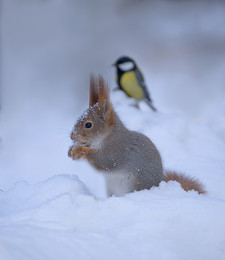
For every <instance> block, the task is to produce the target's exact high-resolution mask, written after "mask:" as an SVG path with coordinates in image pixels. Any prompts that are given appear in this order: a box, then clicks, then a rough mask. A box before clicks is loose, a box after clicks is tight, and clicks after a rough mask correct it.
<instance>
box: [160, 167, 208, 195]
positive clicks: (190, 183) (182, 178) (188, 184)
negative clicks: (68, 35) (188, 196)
mask: <svg viewBox="0 0 225 260" xmlns="http://www.w3.org/2000/svg"><path fill="white" fill-rule="evenodd" d="M163 179H164V181H165V182H168V181H177V182H179V183H180V184H181V187H182V188H183V189H184V190H185V191H189V190H195V191H197V192H198V193H199V194H206V190H205V188H204V186H203V185H202V184H201V183H200V182H199V181H198V180H196V179H195V178H191V177H188V176H186V175H184V174H177V173H176V172H174V171H166V172H165V174H164V178H163Z"/></svg>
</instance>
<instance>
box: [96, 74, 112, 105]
mask: <svg viewBox="0 0 225 260" xmlns="http://www.w3.org/2000/svg"><path fill="white" fill-rule="evenodd" d="M98 90H99V92H98V94H99V107H104V106H105V101H106V100H107V101H108V103H110V100H109V87H108V84H107V83H106V81H105V80H104V79H103V77H102V76H101V75H99V76H98Z"/></svg>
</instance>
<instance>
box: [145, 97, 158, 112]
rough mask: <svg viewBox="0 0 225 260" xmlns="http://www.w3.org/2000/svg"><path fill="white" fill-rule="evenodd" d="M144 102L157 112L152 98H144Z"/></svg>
mask: <svg viewBox="0 0 225 260" xmlns="http://www.w3.org/2000/svg"><path fill="white" fill-rule="evenodd" d="M145 101H146V103H147V104H148V105H149V106H150V107H151V109H152V110H153V111H154V112H157V111H158V110H157V109H156V107H155V106H154V105H153V104H152V100H151V99H145Z"/></svg>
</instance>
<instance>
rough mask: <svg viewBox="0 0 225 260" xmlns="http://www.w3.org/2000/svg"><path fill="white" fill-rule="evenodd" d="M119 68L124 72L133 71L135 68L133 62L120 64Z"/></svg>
mask: <svg viewBox="0 0 225 260" xmlns="http://www.w3.org/2000/svg"><path fill="white" fill-rule="evenodd" d="M119 68H120V69H121V70H123V71H127V70H131V69H133V68H134V64H133V62H131V61H128V62H124V63H122V64H119Z"/></svg>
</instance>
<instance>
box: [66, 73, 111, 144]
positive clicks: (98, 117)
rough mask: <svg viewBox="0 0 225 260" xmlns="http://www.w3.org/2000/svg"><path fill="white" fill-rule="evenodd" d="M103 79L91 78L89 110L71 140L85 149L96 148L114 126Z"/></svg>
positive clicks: (76, 126) (72, 134)
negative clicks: (111, 126)
mask: <svg viewBox="0 0 225 260" xmlns="http://www.w3.org/2000/svg"><path fill="white" fill-rule="evenodd" d="M104 84H105V83H104V80H103V78H102V77H99V78H98V79H96V78H94V77H93V76H91V78H90V100H89V108H88V110H87V111H85V112H84V114H83V115H82V116H81V117H80V118H79V119H78V121H77V123H76V124H75V126H74V128H73V130H72V133H71V136H70V137H71V139H72V140H73V141H75V142H77V143H78V144H80V145H82V146H85V147H96V146H98V143H99V142H100V141H101V140H102V139H103V138H104V136H105V134H106V132H108V131H109V128H110V125H112V123H113V122H112V118H113V117H112V116H111V113H112V110H111V109H110V108H111V103H110V100H109V90H108V88H106V87H105V86H104Z"/></svg>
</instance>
